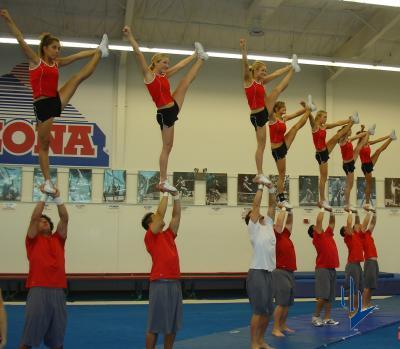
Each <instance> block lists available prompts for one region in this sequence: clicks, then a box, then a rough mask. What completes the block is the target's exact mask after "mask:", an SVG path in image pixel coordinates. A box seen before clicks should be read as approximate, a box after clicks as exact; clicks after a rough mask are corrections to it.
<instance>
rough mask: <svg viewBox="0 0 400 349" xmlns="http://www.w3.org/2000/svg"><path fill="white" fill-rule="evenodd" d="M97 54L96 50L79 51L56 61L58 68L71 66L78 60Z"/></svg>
mask: <svg viewBox="0 0 400 349" xmlns="http://www.w3.org/2000/svg"><path fill="white" fill-rule="evenodd" d="M96 52H97V49H93V50H84V51H80V52H78V53H74V54H73V55H70V56H65V57H60V58H58V59H57V63H58V65H59V66H60V67H63V66H66V65H68V64H71V63H73V62H75V61H78V60H80V59H84V58H87V57H91V56H93V55H94V54H95V53H96Z"/></svg>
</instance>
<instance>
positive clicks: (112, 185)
mask: <svg viewBox="0 0 400 349" xmlns="http://www.w3.org/2000/svg"><path fill="white" fill-rule="evenodd" d="M125 199H126V171H125V170H110V169H107V170H105V171H104V180H103V200H104V201H105V202H123V201H125Z"/></svg>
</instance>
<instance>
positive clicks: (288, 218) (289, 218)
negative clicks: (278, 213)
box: [285, 210, 293, 232]
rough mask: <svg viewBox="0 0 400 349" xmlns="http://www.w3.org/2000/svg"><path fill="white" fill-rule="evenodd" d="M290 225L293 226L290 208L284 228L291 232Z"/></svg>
mask: <svg viewBox="0 0 400 349" xmlns="http://www.w3.org/2000/svg"><path fill="white" fill-rule="evenodd" d="M292 227H293V210H290V211H288V214H287V218H286V224H285V228H286V229H287V230H289V232H292Z"/></svg>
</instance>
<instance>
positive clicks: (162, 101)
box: [145, 74, 174, 108]
mask: <svg viewBox="0 0 400 349" xmlns="http://www.w3.org/2000/svg"><path fill="white" fill-rule="evenodd" d="M145 84H146V86H147V89H148V90H149V92H150V95H151V98H153V101H154V103H155V104H156V106H157V108H161V107H163V106H164V105H167V104H169V103H171V102H173V101H174V99H173V98H172V95H171V88H170V86H169V81H168V78H167V77H166V75H165V74H164V75H159V74H154V79H153V81H152V82H148V83H145Z"/></svg>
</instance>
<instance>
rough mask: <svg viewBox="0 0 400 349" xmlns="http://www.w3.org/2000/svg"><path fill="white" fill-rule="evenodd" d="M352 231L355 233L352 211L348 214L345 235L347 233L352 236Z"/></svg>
mask: <svg viewBox="0 0 400 349" xmlns="http://www.w3.org/2000/svg"><path fill="white" fill-rule="evenodd" d="M352 231H353V214H352V212H351V211H350V212H349V213H348V214H347V219H346V227H345V230H344V233H345V234H348V235H351V234H352Z"/></svg>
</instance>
